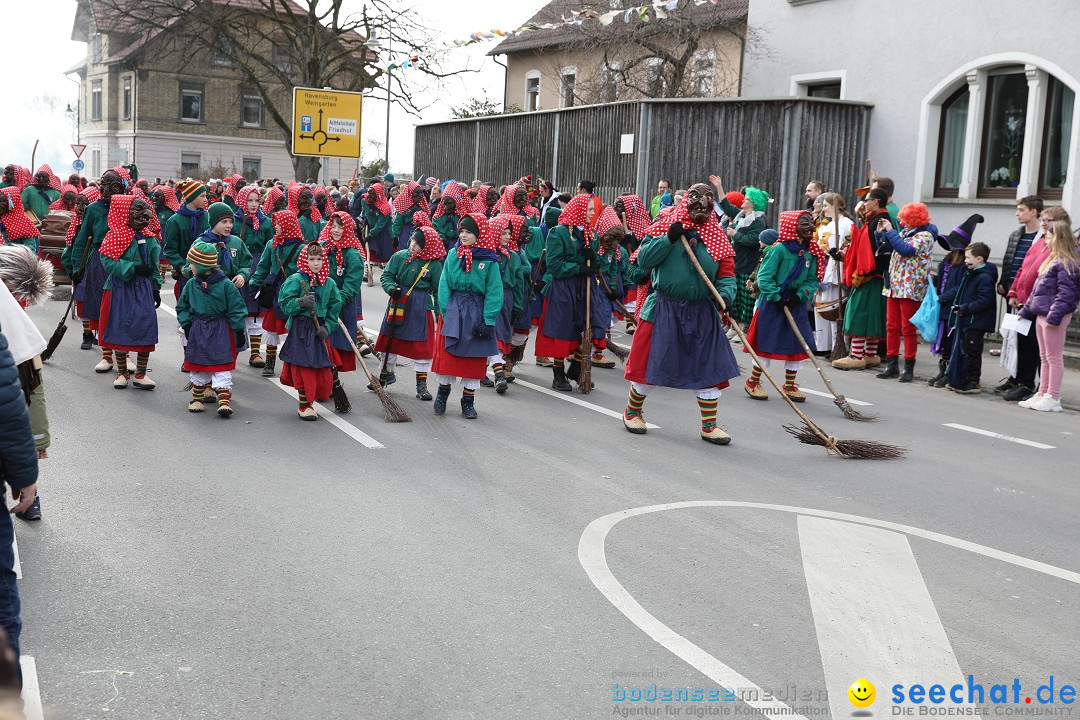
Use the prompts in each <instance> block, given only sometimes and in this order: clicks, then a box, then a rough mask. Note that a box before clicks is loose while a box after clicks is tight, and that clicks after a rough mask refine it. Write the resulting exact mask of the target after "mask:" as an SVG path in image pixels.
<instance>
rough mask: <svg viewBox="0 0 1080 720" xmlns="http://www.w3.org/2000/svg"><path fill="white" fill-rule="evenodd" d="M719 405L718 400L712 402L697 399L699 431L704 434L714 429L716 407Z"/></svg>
mask: <svg viewBox="0 0 1080 720" xmlns="http://www.w3.org/2000/svg"><path fill="white" fill-rule="evenodd" d="M719 404H720V399H719V398H714V399H712V400H703V399H701V398H698V399H697V406H698V410H699V411H700V412H701V429H702V430H704V431H705V432H708V431H709V430H712V429H713V428H714V427H716V406H717V405H719Z"/></svg>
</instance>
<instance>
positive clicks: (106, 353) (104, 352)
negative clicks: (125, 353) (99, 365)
mask: <svg viewBox="0 0 1080 720" xmlns="http://www.w3.org/2000/svg"><path fill="white" fill-rule="evenodd" d="M101 359H102V360H107V361H108V362H109V364H110V365H112V361H113V351H112V348H105V347H103V348H101Z"/></svg>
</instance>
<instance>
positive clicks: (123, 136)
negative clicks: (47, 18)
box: [69, 0, 293, 180]
mask: <svg viewBox="0 0 1080 720" xmlns="http://www.w3.org/2000/svg"><path fill="white" fill-rule="evenodd" d="M114 7H115V3H109V2H102V0H79V4H78V9H77V10H76V13H75V21H74V24H73V26H72V31H71V39H72V40H76V41H80V42H85V43H86V44H87V45H86V47H87V52H86V59H85V61H83V62H81V63H79V65H77V66H75V67H74V68H72V69H71V70H70V71H69V72H70V73H72V74H78V76H79V78H80V79H81V81H82V89H81V93H82V96H81V98H80V113H79V125H80V132H81V137H82V142H83V143H85V144H86V146H87V149H86V152H85V153H84V155H83V160H84V161H85V162H86V169H85V170H84V171H83V173H84V174H85V175H87V176H88V177H98V176H99V175H100V174H101V173H102V172H103V171H105V170H107V169H108V168H110V167H112V166H115V165H120V164H128V163H132V162H134V163H136V164H137V165H138V167H139V173H140V174H141V175H142V176H143V177H148V178H150V179H151V180H153V179H154V178H158V177H160V178H171V177H183V176H187V175H195V174H198V173H199V172H210V171H216V172H220V171H221V170H222V169H226V170H228V171H230V172H242V173H244V174H245V175H247V176H248V177H250V178H255V177H292V175H293V168H292V162H291V160H290V156H289V149H288V148H287V147H286V144H285V142H284V141H283V140H282V137H281V131H280V130H279V129H278V128H277V127H276V126H274V125H273V124H272V123H270V122H269V118H268V117H267V113H266V112H265V109H264V103H263V100H262V97H261V96H260V94H259V93H258V92H256V91H254V89H252V88H248V87H246V86H245V85H244V82H243V76H242V75H241V73H240V71H239V70H238V69H237V68H235V67H234V66H233V65H232V64H231V63H230V62H229V61H228V60H227V59H226V58H224V57H222V56H220V55H218V56H215V55H214V54H213V53H207V54H206V57H197V58H195V59H190V58H187V59H184V60H181V59H178V58H177V57H176V56H175V54H174V53H169V52H163V51H162V50H161V48H160V47H158V46H157V44H156V43H155V42H154V39H153V38H150V39H146V37H145V33H140V32H138V29H137V28H135V27H131V26H130V21H127V18H125V16H123V15H122V14H118V13H116V12H115V11H114V10H113V9H112V8H114ZM125 21H127V22H125ZM283 61H285V60H283ZM280 92H281V93H282V95H283V96H284V95H285V94H286V93H288V92H289V89H288V88H286V87H284V86H282V87H281V88H280ZM288 102H289V101H288V100H284V101H283V102H282V103H281V104H279V106H286V107H287V106H288Z"/></svg>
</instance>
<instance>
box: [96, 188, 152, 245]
mask: <svg viewBox="0 0 1080 720" xmlns="http://www.w3.org/2000/svg"><path fill="white" fill-rule="evenodd" d="M133 202H135V196H134V195H113V196H112V198H111V199H110V200H109V232H107V233H105V239H104V240H102V241H101V254H102V255H104V256H105V257H107V258H109V259H110V260H119V259H120V256H121V255H123V254H124V252H125V251H126V250H127V249H128V248H129V247H130V246H131V241H132V240H134V239H135V231H134V230H133V229H132V228H131V226H130V225H128V212H129V211H130V209H131V203H133ZM144 234H146V235H149V234H150V228H149V227H147V228H146V230H145V231H144Z"/></svg>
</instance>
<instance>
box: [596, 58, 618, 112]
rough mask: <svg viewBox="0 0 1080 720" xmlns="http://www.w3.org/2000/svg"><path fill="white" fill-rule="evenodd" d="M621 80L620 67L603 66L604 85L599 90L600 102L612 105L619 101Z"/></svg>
mask: <svg viewBox="0 0 1080 720" xmlns="http://www.w3.org/2000/svg"><path fill="white" fill-rule="evenodd" d="M621 79H622V65H620V64H619V63H608V64H607V65H605V66H604V85H603V87H602V88H601V90H602V92H601V93H600V101H601V102H606V103H612V102H615V101H617V100H618V99H619V81H620V80H621Z"/></svg>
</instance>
